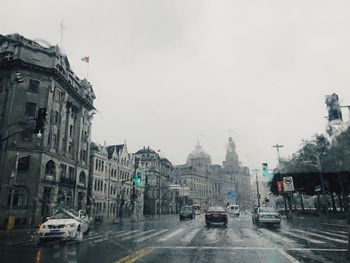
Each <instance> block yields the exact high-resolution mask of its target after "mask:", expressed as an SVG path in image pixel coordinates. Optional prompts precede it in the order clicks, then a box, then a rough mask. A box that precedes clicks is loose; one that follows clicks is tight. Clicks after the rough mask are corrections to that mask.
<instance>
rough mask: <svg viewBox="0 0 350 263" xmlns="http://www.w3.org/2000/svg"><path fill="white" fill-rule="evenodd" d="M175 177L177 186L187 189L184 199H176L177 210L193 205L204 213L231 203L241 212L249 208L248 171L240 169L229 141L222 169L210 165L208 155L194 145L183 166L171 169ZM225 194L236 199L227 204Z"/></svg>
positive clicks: (200, 147) (243, 168)
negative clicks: (237, 205)
mask: <svg viewBox="0 0 350 263" xmlns="http://www.w3.org/2000/svg"><path fill="white" fill-rule="evenodd" d="M175 177H176V178H177V181H178V182H179V183H180V184H181V186H184V187H189V189H190V194H189V196H188V199H180V200H181V202H182V203H181V204H179V205H180V206H181V205H184V204H194V203H195V204H199V205H200V206H201V207H202V208H203V209H206V208H208V207H209V206H211V205H223V206H225V205H226V204H227V203H228V202H234V203H238V204H239V205H241V206H242V208H243V209H245V208H246V207H248V206H249V207H250V205H251V201H250V198H251V188H250V180H249V178H250V177H249V170H248V168H246V167H242V166H241V165H240V163H239V160H238V155H237V153H236V149H235V144H234V142H233V140H232V138H231V137H230V138H229V143H228V146H227V152H226V157H225V161H224V162H223V165H217V164H212V163H211V157H210V155H209V154H207V153H206V152H205V151H204V150H203V148H202V146H201V145H200V144H199V143H197V146H196V147H195V149H194V150H193V151H192V152H191V153H190V154H189V155H188V157H187V162H186V164H184V165H177V166H176V167H175ZM228 192H235V193H237V198H236V199H235V200H230V199H229V198H228V196H227V193H228Z"/></svg>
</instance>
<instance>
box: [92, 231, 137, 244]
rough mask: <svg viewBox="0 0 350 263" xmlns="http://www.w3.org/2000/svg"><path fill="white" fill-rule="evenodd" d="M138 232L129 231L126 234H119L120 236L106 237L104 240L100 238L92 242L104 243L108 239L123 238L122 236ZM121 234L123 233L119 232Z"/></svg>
mask: <svg viewBox="0 0 350 263" xmlns="http://www.w3.org/2000/svg"><path fill="white" fill-rule="evenodd" d="M137 231H139V230H131V231H128V232H126V233H121V234H116V235H112V236H107V237H105V238H101V239H98V240H94V241H93V242H94V243H95V244H96V243H100V242H102V241H106V240H108V239H112V238H116V237H123V236H127V235H130V234H132V233H135V232H137ZM121 232H124V231H121Z"/></svg>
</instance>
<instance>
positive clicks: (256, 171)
mask: <svg viewBox="0 0 350 263" xmlns="http://www.w3.org/2000/svg"><path fill="white" fill-rule="evenodd" d="M252 171H253V172H255V180H256V196H257V199H258V206H259V207H260V193H259V182H258V172H259V169H253V170H252Z"/></svg>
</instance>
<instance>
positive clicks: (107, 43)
mask: <svg viewBox="0 0 350 263" xmlns="http://www.w3.org/2000/svg"><path fill="white" fill-rule="evenodd" d="M349 9H350V1H346V0H344V1H322V0H314V1H307V0H300V1H289V0H286V1H283V0H275V1H261V0H259V1H252V0H250V1H247V0H240V1H238V0H227V1H220V0H215V1H214V0H213V1H204V0H198V1H194V0H173V1H168V0H152V1H146V0H138V1H136V0H135V1H133V0H123V1H119V0H113V1H102V0H100V1H87V0H79V1H78V0H74V1H72V0H60V1H49V0H46V1H29V0H23V1H16V0H11V1H2V3H1V10H2V12H1V15H0V34H9V33H15V32H17V33H19V34H22V35H23V36H25V37H28V38H31V39H45V40H47V41H48V42H50V43H52V44H57V43H60V23H61V21H63V24H64V34H63V48H64V50H65V52H66V53H67V54H68V58H69V60H70V63H71V65H72V68H73V70H74V71H75V72H76V73H77V75H78V76H79V77H80V78H83V77H85V76H86V71H87V69H86V63H84V62H82V61H81V60H80V59H81V58H82V57H84V56H89V57H90V69H89V81H90V82H91V83H92V85H93V87H94V90H95V93H96V95H97V99H96V100H95V106H96V108H97V109H98V111H99V113H98V114H97V115H95V118H94V122H93V131H92V140H93V141H96V142H98V143H103V142H104V141H107V144H120V143H123V141H124V139H126V140H127V144H128V148H129V150H130V151H136V150H138V149H139V148H141V147H142V146H144V145H145V146H148V145H149V146H151V147H152V148H154V149H155V150H157V149H161V150H162V153H163V155H164V156H165V157H167V158H168V159H169V160H170V161H172V162H173V163H174V164H182V163H184V162H185V160H186V157H187V155H188V153H189V152H190V151H191V150H193V149H194V146H195V144H196V142H197V139H199V141H200V143H201V144H202V145H203V147H204V149H205V150H206V151H207V152H208V153H209V154H210V155H211V156H212V159H213V162H214V163H221V162H222V161H223V159H224V156H225V147H226V144H227V141H228V136H229V130H230V129H231V130H232V136H233V138H234V141H235V143H236V146H237V151H238V154H239V156H240V160H241V161H242V163H243V164H244V165H246V166H249V167H250V168H256V167H260V166H261V163H262V162H268V163H269V164H270V166H272V167H273V166H274V165H275V163H276V151H275V149H274V148H272V145H274V144H276V143H279V144H283V145H284V148H283V149H282V150H281V156H282V157H288V156H289V155H290V154H292V153H293V152H295V151H296V150H297V149H298V147H299V145H300V142H301V140H302V139H303V138H310V137H311V136H312V135H313V134H314V133H315V132H319V133H320V132H324V129H325V127H326V124H327V120H326V119H325V118H324V116H326V115H327V110H326V106H325V104H324V100H325V95H327V94H331V93H333V92H336V93H338V95H339V97H340V100H341V103H342V104H350V98H349V95H350V94H349V93H350V89H349V87H350V27H349V25H350V16H349V13H350V10H349ZM343 114H344V115H345V116H344V117H345V118H348V114H347V111H345V110H344V112H343Z"/></svg>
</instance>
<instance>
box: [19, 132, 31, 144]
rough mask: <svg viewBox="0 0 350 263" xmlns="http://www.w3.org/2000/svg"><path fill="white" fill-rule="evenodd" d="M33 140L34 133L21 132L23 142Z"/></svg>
mask: <svg viewBox="0 0 350 263" xmlns="http://www.w3.org/2000/svg"><path fill="white" fill-rule="evenodd" d="M32 138H33V133H32V132H30V131H23V132H21V140H22V142H31V141H32Z"/></svg>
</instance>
